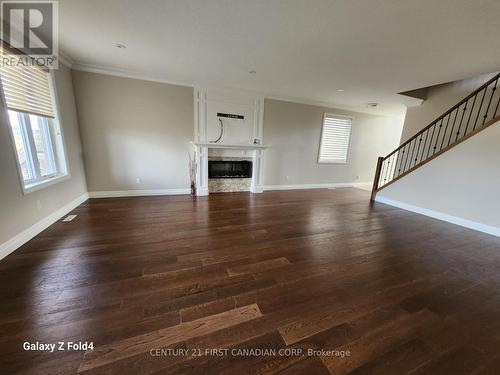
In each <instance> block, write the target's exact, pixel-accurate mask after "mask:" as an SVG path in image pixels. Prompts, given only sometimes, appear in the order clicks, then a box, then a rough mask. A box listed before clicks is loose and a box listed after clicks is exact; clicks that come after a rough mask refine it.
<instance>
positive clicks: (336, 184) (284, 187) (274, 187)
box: [263, 182, 372, 190]
mask: <svg viewBox="0 0 500 375" xmlns="http://www.w3.org/2000/svg"><path fill="white" fill-rule="evenodd" d="M366 184H372V183H371V182H334V183H329V184H296V185H264V186H263V188H264V190H299V189H332V188H344V187H358V186H362V185H366Z"/></svg>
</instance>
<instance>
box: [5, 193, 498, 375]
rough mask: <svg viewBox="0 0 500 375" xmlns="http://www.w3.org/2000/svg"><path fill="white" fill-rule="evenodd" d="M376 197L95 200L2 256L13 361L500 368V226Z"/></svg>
mask: <svg viewBox="0 0 500 375" xmlns="http://www.w3.org/2000/svg"><path fill="white" fill-rule="evenodd" d="M368 199H369V193H368V192H366V191H362V190H358V189H337V190H302V191H281V192H266V193H263V194H259V195H251V194H248V193H231V194H213V195H211V196H210V197H204V198H199V199H198V200H196V201H193V200H191V198H190V197H188V196H171V197H144V198H123V199H99V200H95V199H94V200H90V201H87V202H86V203H84V204H83V205H81V206H80V207H78V208H77V209H76V210H75V211H74V213H75V214H78V216H77V217H76V219H75V220H74V221H72V222H61V221H60V222H58V223H56V224H55V225H53V226H51V227H50V228H48V229H47V230H45V231H44V232H43V233H41V234H40V235H38V236H37V237H36V238H34V239H33V240H31V241H30V242H28V243H27V244H26V245H24V246H23V247H22V248H20V249H18V250H17V251H15V252H14V253H13V254H11V255H9V256H8V257H7V258H5V259H3V260H2V261H0V279H1V280H0V332H1V339H0V373H1V374H10V373H16V374H18V373H19V374H23V373H31V374H51V375H53V374H74V373H77V372H80V373H84V374H87V373H88V374H150V373H158V374H163V373H166V374H247V373H252V374H254V373H257V374H271V373H284V374H328V373H331V374H347V373H349V374H356V375H359V374H383V375H387V374H398V375H399V374H439V375H442V374H453V375H457V374H498V373H500V319H499V318H500V239H499V238H496V237H492V236H488V235H485V234H481V233H479V232H475V231H472V230H468V229H465V228H462V227H458V226H454V225H451V224H447V223H444V222H440V221H437V220H433V219H430V218H427V217H424V216H420V215H416V214H413V213H410V212H406V211H403V210H400V209H396V208H393V207H390V206H386V205H383V204H380V203H375V204H374V205H370V203H369V201H368ZM25 342H28V343H31V344H35V343H37V342H38V343H44V344H56V349H55V350H54V351H53V352H47V351H40V350H33V351H29V350H24V349H23V345H25V344H24V343H25ZM58 342H62V343H63V347H64V348H65V349H66V350H64V351H61V350H58V348H59V345H58ZM68 342H93V344H94V349H93V350H90V349H88V350H67V345H68ZM162 349H163V350H162ZM209 349H212V350H211V351H210V350H209ZM321 350H323V351H321Z"/></svg>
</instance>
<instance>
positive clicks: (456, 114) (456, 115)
mask: <svg viewBox="0 0 500 375" xmlns="http://www.w3.org/2000/svg"><path fill="white" fill-rule="evenodd" d="M459 108H460V107H458V108H457V109H456V110H454V111H453V112H455V119H454V120H453V125H452V126H451V131H450V136H449V137H448V144H447V145H446V146H449V145H450V142H451V136H452V135H453V129H455V123H456V122H457V117H458V112H459V111H458V109H459ZM453 112H452V113H453Z"/></svg>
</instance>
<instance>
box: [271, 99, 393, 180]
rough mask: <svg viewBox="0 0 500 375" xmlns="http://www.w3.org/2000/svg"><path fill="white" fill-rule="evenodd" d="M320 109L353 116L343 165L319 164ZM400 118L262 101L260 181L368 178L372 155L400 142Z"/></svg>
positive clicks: (374, 159) (371, 172)
mask: <svg viewBox="0 0 500 375" xmlns="http://www.w3.org/2000/svg"><path fill="white" fill-rule="evenodd" d="M325 112H329V113H336V114H341V115H349V116H353V117H354V119H353V125H352V134H351V143H350V149H349V155H348V160H347V164H318V162H317V161H318V150H319V142H320V137H321V128H322V123H323V114H324V113H325ZM402 126H403V118H401V117H400V118H397V117H387V116H376V115H369V114H364V113H359V112H350V111H345V110H339V109H334V108H324V107H317V106H312V105H306V104H297V103H291V102H285V101H280V100H271V99H266V100H265V106H264V143H265V144H266V145H267V146H268V147H269V148H268V149H267V150H266V151H265V160H264V181H263V183H264V185H265V186H269V185H272V186H274V185H307V184H333V183H352V182H354V183H356V182H371V181H373V176H374V174H375V167H376V163H377V157H378V156H383V155H386V154H387V153H389V152H390V151H392V150H393V149H394V148H396V147H397V145H398V144H399V139H400V137H401V129H402Z"/></svg>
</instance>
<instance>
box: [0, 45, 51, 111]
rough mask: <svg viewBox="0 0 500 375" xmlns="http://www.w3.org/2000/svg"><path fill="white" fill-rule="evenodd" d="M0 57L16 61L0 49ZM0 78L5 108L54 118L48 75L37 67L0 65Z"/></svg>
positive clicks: (14, 57) (3, 48)
mask: <svg viewBox="0 0 500 375" xmlns="http://www.w3.org/2000/svg"><path fill="white" fill-rule="evenodd" d="M0 55H1V56H0V57H1V58H2V60H3V59H11V58H12V60H14V61H17V58H16V55H14V54H12V52H11V51H10V50H9V49H8V48H7V47H6V46H2V47H0ZM0 77H1V78H2V89H3V93H4V95H5V100H6V102H7V107H8V108H9V109H11V110H13V111H17V112H24V113H31V114H34V115H37V116H43V117H50V118H54V117H55V116H54V113H55V111H54V105H53V102H52V95H51V88H50V74H49V72H48V71H47V70H45V69H42V68H40V67H37V66H24V65H22V64H17V65H16V66H11V65H9V64H4V63H2V64H0Z"/></svg>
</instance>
